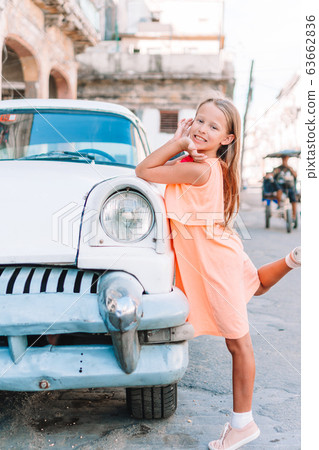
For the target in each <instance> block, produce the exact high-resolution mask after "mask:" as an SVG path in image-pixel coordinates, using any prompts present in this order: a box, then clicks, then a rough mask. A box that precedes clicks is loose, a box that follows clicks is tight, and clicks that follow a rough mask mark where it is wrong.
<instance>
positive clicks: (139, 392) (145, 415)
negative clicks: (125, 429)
mask: <svg viewBox="0 0 319 450" xmlns="http://www.w3.org/2000/svg"><path fill="white" fill-rule="evenodd" d="M126 404H127V407H128V409H129V411H130V412H131V413H132V415H133V417H135V418H136V419H166V418H167V417H169V416H171V415H172V414H174V412H175V410H176V408H177V384H176V383H175V384H169V385H168V386H154V387H144V388H127V389H126Z"/></svg>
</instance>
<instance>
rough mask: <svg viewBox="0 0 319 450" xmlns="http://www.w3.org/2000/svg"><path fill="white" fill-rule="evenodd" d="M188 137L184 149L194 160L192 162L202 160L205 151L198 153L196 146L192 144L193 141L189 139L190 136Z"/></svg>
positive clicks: (204, 156)
mask: <svg viewBox="0 0 319 450" xmlns="http://www.w3.org/2000/svg"><path fill="white" fill-rule="evenodd" d="M187 139H188V141H189V142H188V147H187V148H186V149H185V150H186V151H187V153H188V154H189V156H191V157H192V158H193V160H194V162H202V161H204V160H205V159H206V158H207V155H205V153H199V152H198V151H197V148H196V146H195V144H194V142H193V141H192V140H191V138H189V137H188V138H187Z"/></svg>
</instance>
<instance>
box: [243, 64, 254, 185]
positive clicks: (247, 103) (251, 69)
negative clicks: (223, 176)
mask: <svg viewBox="0 0 319 450" xmlns="http://www.w3.org/2000/svg"><path fill="white" fill-rule="evenodd" d="M253 69H254V60H253V59H252V60H251V64H250V74H249V84H248V92H247V100H246V108H245V114H244V119H243V141H242V150H241V160H240V176H241V189H243V161H244V152H245V138H246V121H247V114H248V109H249V105H250V102H251V99H252V95H253Z"/></svg>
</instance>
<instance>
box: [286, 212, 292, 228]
mask: <svg viewBox="0 0 319 450" xmlns="http://www.w3.org/2000/svg"><path fill="white" fill-rule="evenodd" d="M291 227H292V216H291V209H287V211H286V229H287V233H290V232H291Z"/></svg>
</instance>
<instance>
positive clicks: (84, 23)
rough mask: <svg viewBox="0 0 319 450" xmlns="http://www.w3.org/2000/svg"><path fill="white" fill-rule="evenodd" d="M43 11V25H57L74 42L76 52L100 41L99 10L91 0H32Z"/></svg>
mask: <svg viewBox="0 0 319 450" xmlns="http://www.w3.org/2000/svg"><path fill="white" fill-rule="evenodd" d="M33 1H34V3H35V4H36V5H37V6H38V7H39V8H40V9H41V10H42V11H43V13H44V17H45V26H46V27H50V26H54V25H55V26H57V27H59V28H60V29H61V30H62V31H63V33H64V34H66V35H67V36H68V37H70V39H72V41H73V43H74V49H75V52H76V53H81V52H83V51H84V49H85V48H86V47H87V46H92V45H96V44H97V43H98V42H99V41H100V35H101V33H100V32H101V30H100V12H99V8H98V6H97V1H96V0H95V1H93V0H33Z"/></svg>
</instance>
